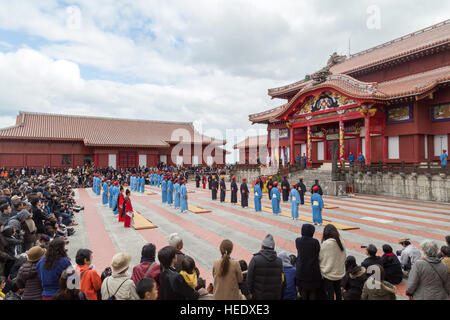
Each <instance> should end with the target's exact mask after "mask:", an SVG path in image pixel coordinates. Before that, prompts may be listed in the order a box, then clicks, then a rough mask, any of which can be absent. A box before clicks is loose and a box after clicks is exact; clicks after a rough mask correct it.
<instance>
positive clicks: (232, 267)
mask: <svg viewBox="0 0 450 320" xmlns="http://www.w3.org/2000/svg"><path fill="white" fill-rule="evenodd" d="M219 249H220V254H221V255H222V257H221V258H220V259H216V260H215V261H214V263H213V271H212V273H213V277H214V299H215V300H240V299H242V292H241V291H240V290H239V285H240V284H241V283H242V281H243V276H242V270H241V266H240V264H239V262H238V261H236V260H234V259H232V258H231V252H232V251H233V242H231V241H230V240H228V239H225V240H223V241H222V243H221V244H220V248H219Z"/></svg>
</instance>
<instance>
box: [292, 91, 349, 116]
mask: <svg viewBox="0 0 450 320" xmlns="http://www.w3.org/2000/svg"><path fill="white" fill-rule="evenodd" d="M353 104H356V102H355V101H354V100H352V99H349V98H347V97H346V96H344V95H342V94H340V93H337V92H332V91H326V92H323V93H321V94H320V95H319V97H314V96H312V97H310V98H309V99H307V100H306V101H305V103H304V104H303V106H302V108H301V109H300V111H298V112H297V113H295V114H294V116H299V115H302V114H306V113H311V112H317V111H324V110H328V109H336V108H340V107H345V106H349V105H353Z"/></svg>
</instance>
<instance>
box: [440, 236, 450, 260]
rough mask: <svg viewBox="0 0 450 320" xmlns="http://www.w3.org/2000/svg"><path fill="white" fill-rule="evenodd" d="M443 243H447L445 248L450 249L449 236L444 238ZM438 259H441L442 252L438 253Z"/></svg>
mask: <svg viewBox="0 0 450 320" xmlns="http://www.w3.org/2000/svg"><path fill="white" fill-rule="evenodd" d="M445 242H446V243H447V245H446V246H447V247H450V235H449V236H445ZM438 258H439V259H441V258H442V252H439V253H438Z"/></svg>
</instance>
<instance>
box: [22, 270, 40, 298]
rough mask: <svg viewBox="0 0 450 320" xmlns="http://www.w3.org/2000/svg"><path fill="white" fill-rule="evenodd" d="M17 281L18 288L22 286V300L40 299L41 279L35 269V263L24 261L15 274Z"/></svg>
mask: <svg viewBox="0 0 450 320" xmlns="http://www.w3.org/2000/svg"><path fill="white" fill-rule="evenodd" d="M17 281H18V284H19V287H20V288H23V289H24V291H23V294H22V300H41V299H42V286H41V279H40V278H39V275H38V273H37V270H36V263H31V262H26V263H25V264H23V265H22V266H21V267H20V269H19V273H18V274H17Z"/></svg>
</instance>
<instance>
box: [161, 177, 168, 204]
mask: <svg viewBox="0 0 450 320" xmlns="http://www.w3.org/2000/svg"><path fill="white" fill-rule="evenodd" d="M161 196H162V202H163V203H167V178H166V177H164V179H163V181H162V183H161Z"/></svg>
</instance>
